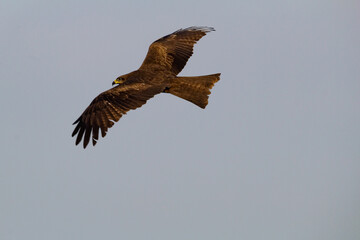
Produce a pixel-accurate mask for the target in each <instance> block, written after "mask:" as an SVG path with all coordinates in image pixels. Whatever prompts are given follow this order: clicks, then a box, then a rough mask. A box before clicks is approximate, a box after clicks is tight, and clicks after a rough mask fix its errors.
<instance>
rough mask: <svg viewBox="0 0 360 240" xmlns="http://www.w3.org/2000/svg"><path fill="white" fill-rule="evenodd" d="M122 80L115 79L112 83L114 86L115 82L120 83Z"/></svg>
mask: <svg viewBox="0 0 360 240" xmlns="http://www.w3.org/2000/svg"><path fill="white" fill-rule="evenodd" d="M123 82H124V80H120V79H115V81H113V82H112V85H113V86H114V85H115V84H121V83H123Z"/></svg>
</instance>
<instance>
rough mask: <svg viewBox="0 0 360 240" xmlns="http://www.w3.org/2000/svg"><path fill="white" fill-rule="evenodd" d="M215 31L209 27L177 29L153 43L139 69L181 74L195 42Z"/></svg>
mask: <svg viewBox="0 0 360 240" xmlns="http://www.w3.org/2000/svg"><path fill="white" fill-rule="evenodd" d="M210 31H215V29H214V28H211V27H189V28H185V29H179V30H177V31H175V32H173V33H171V34H169V35H167V36H165V37H162V38H160V39H158V40H156V41H155V42H153V43H152V44H151V45H150V47H149V51H148V53H147V55H146V57H145V60H144V62H143V63H142V65H141V67H140V69H148V68H159V66H160V67H162V68H165V69H167V70H169V71H171V72H173V73H174V74H175V75H177V74H178V73H180V72H181V70H182V69H183V68H184V66H185V64H186V62H187V61H188V59H189V58H190V57H191V55H192V54H193V48H194V45H195V43H196V42H197V41H199V40H200V38H202V37H203V36H205V35H206V33H208V32H210Z"/></svg>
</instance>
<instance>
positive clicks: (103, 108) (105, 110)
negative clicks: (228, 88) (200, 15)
mask: <svg viewBox="0 0 360 240" xmlns="http://www.w3.org/2000/svg"><path fill="white" fill-rule="evenodd" d="M211 31H215V29H214V28H212V27H195V26H193V27H188V28H185V29H179V30H177V31H175V32H173V33H171V34H169V35H166V36H164V37H162V38H160V39H158V40H156V41H155V42H153V43H152V44H151V45H150V47H149V50H148V53H147V55H146V57H145V59H144V61H143V63H142V65H141V66H140V68H139V69H138V70H136V71H133V72H130V73H128V74H125V75H121V76H119V77H118V78H116V80H115V81H113V82H112V85H116V86H114V87H113V88H111V89H109V90H107V91H105V92H103V93H100V94H99V95H98V96H97V97H96V98H95V99H94V100H93V101H92V102H91V103H90V105H89V106H88V107H87V108H86V109H85V111H84V112H83V113H82V114H81V116H80V117H79V118H78V119H77V120H76V121H75V122H74V123H73V125H75V124H76V127H75V129H74V131H73V133H72V137H74V136H76V135H77V136H76V141H75V144H76V145H78V144H79V143H80V142H81V140H82V139H83V147H84V148H86V146H87V145H88V143H89V141H90V138H91V139H92V144H93V146H95V145H96V143H97V141H98V139H99V129H100V131H101V136H102V137H105V135H106V133H107V131H108V129H109V128H111V127H112V126H113V125H114V123H115V122H117V121H118V120H119V119H120V118H121V117H122V116H123V115H124V114H126V113H127V112H128V111H129V110H131V109H136V108H139V107H141V106H142V105H144V104H145V103H146V101H147V100H149V99H150V98H152V97H153V96H155V95H157V94H159V93H170V94H172V95H175V96H177V97H180V98H182V99H185V100H187V101H190V102H192V103H194V104H195V105H197V106H199V107H201V108H205V107H206V105H207V104H208V98H209V95H210V89H211V88H212V87H213V86H214V84H215V83H216V82H217V81H219V80H220V73H216V74H211V75H205V76H196V77H180V76H177V75H178V74H179V73H180V72H181V70H182V69H183V68H184V66H185V64H186V62H187V61H188V59H189V58H190V57H191V55H192V54H193V48H194V45H195V43H196V42H197V41H199V40H200V39H201V38H202V37H203V36H205V35H206V34H207V33H208V32H211Z"/></svg>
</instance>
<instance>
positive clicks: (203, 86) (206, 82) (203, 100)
mask: <svg viewBox="0 0 360 240" xmlns="http://www.w3.org/2000/svg"><path fill="white" fill-rule="evenodd" d="M219 80H220V73H217V74H212V75H207V76H198V77H176V78H175V79H174V81H173V82H172V84H171V86H170V87H169V88H167V89H166V90H165V92H167V93H171V94H173V95H175V96H177V97H180V98H182V99H185V100H187V101H190V102H192V103H194V104H196V105H197V106H199V107H201V108H205V107H206V105H207V104H208V98H209V95H210V89H211V88H212V87H213V86H214V84H215V83H216V82H217V81H219Z"/></svg>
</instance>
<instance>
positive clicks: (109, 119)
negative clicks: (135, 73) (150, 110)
mask: <svg viewBox="0 0 360 240" xmlns="http://www.w3.org/2000/svg"><path fill="white" fill-rule="evenodd" d="M163 90H164V87H162V86H153V85H148V84H145V83H133V84H131V85H118V86H116V87H114V88H111V89H109V90H107V91H105V92H103V93H101V94H100V95H99V96H97V97H96V98H95V99H94V100H93V101H92V102H91V103H90V105H89V106H88V107H87V108H86V109H85V111H84V112H83V114H81V116H80V117H79V118H78V119H77V120H76V121H75V122H74V123H73V124H77V125H76V127H75V129H74V131H73V133H72V136H73V137H74V136H75V135H77V137H76V145H78V144H79V143H80V142H81V140H82V139H84V142H83V145H84V148H86V146H87V145H88V143H89V140H90V135H91V133H92V137H91V138H92V143H93V145H94V146H95V144H96V142H97V140H98V138H99V129H100V130H101V136H102V137H105V135H106V132H107V130H108V128H111V127H112V126H113V125H114V123H115V122H117V121H118V120H119V119H120V118H121V117H122V116H123V115H124V114H126V113H127V112H128V111H129V110H131V109H136V108H139V107H141V106H142V105H144V104H145V103H146V101H147V100H148V99H150V98H152V97H153V96H154V95H156V94H158V93H160V92H162V91H163Z"/></svg>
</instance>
